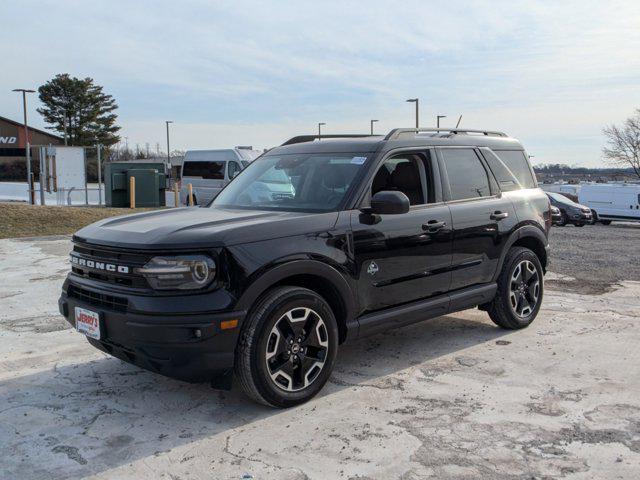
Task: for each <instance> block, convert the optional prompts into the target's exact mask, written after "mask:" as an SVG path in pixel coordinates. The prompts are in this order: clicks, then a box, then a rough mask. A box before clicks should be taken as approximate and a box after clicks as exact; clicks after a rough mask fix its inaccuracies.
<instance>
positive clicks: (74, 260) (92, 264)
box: [70, 255, 130, 273]
mask: <svg viewBox="0 0 640 480" xmlns="http://www.w3.org/2000/svg"><path fill="white" fill-rule="evenodd" d="M70 261H71V264H72V265H78V266H79V267H87V268H93V269H94V270H103V271H105V272H117V273H129V271H130V269H129V267H128V266H126V265H116V264H115V263H105V262H98V261H95V260H89V259H86V258H82V257H76V256H75V255H71V260H70Z"/></svg>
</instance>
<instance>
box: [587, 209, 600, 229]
mask: <svg viewBox="0 0 640 480" xmlns="http://www.w3.org/2000/svg"><path fill="white" fill-rule="evenodd" d="M596 223H598V213H597V212H596V211H595V210H591V221H590V222H589V225H595V224H596Z"/></svg>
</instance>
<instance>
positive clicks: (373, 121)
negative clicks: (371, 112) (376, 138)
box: [370, 120, 378, 135]
mask: <svg viewBox="0 0 640 480" xmlns="http://www.w3.org/2000/svg"><path fill="white" fill-rule="evenodd" d="M377 121H378V120H371V121H370V124H371V135H373V124H374V123H375V122H377Z"/></svg>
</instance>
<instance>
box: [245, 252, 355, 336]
mask: <svg viewBox="0 0 640 480" xmlns="http://www.w3.org/2000/svg"><path fill="white" fill-rule="evenodd" d="M282 285H289V286H296V287H303V288H307V289H309V290H313V291H314V292H316V293H318V294H319V295H321V296H322V297H323V298H324V299H325V300H326V301H327V303H328V304H329V306H330V307H331V310H332V311H333V313H334V315H335V317H336V321H337V323H338V331H339V341H340V343H343V342H344V341H345V340H346V339H347V336H348V335H349V332H350V331H357V322H356V321H355V320H354V317H355V300H354V297H353V293H352V289H351V287H350V286H349V283H348V282H347V280H346V279H345V278H344V277H343V275H342V274H341V273H340V272H339V271H338V270H336V269H335V268H334V267H332V266H330V265H327V264H326V263H323V262H319V261H317V260H294V261H291V262H287V263H285V264H281V265H278V266H276V267H273V268H271V269H269V270H267V271H266V272H264V273H262V274H261V275H260V276H259V277H258V278H257V279H256V280H255V281H254V282H253V283H251V285H250V286H249V287H248V288H247V290H246V291H245V292H244V293H243V294H242V296H241V297H240V300H239V301H238V307H237V308H238V309H239V310H245V311H247V312H249V311H250V310H251V308H252V306H253V305H254V304H255V302H256V301H257V300H258V299H259V298H260V297H261V296H262V295H264V293H265V292H267V291H268V290H270V289H272V288H273V287H277V286H282Z"/></svg>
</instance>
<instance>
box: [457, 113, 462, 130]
mask: <svg viewBox="0 0 640 480" xmlns="http://www.w3.org/2000/svg"><path fill="white" fill-rule="evenodd" d="M461 121H462V115H460V117H459V118H458V123H456V128H458V127H459V126H460V122H461Z"/></svg>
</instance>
